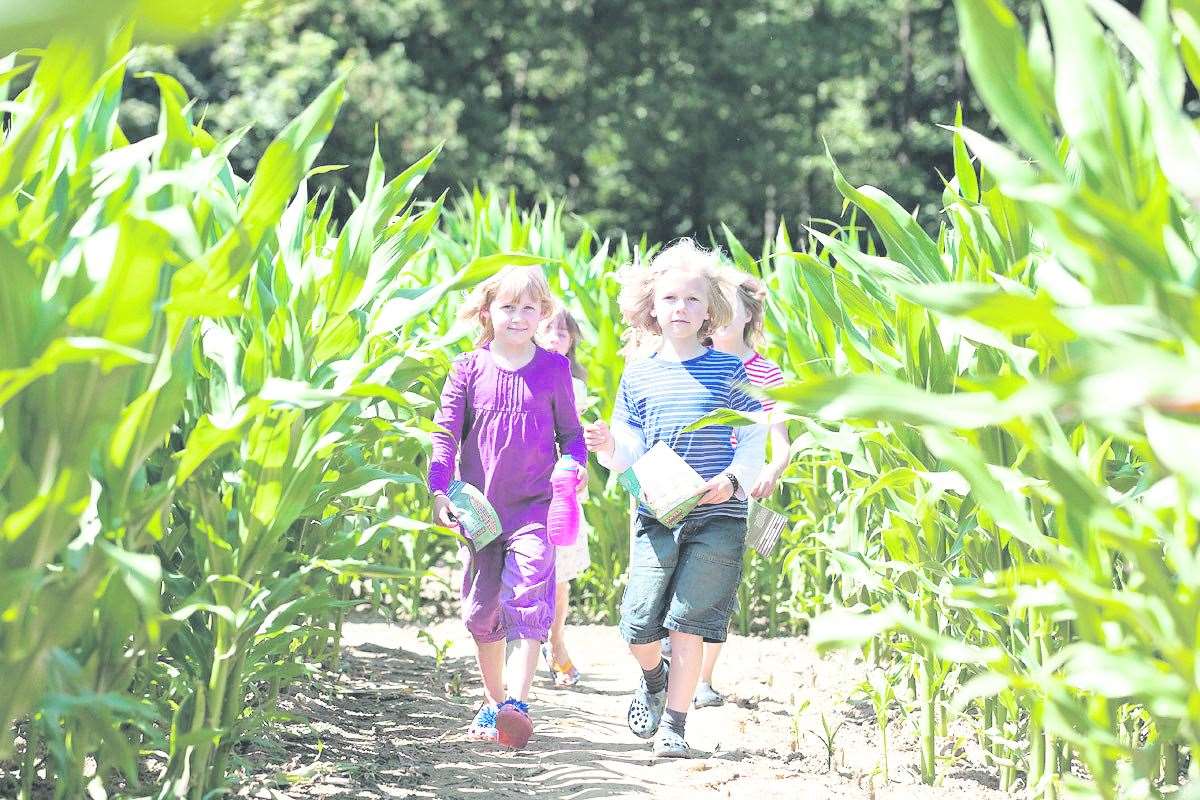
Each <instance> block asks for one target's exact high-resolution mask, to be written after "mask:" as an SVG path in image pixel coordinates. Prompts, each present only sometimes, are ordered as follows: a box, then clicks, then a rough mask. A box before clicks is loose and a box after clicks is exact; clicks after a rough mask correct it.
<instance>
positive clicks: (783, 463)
mask: <svg viewBox="0 0 1200 800" xmlns="http://www.w3.org/2000/svg"><path fill="white" fill-rule="evenodd" d="M721 284H722V287H723V289H724V291H725V294H726V296H727V297H728V298H729V301H730V303H731V304H732V305H733V319H732V320H730V322H729V324H728V325H725V326H722V327H720V328H716V329H714V330H713V333H712V346H713V348H714V349H716V350H722V351H724V352H726V353H732V354H733V355H736V356H739V357H740V358H741V359H742V364H743V365H744V366H745V368H746V375H747V376H748V377H749V378H750V384H751V385H752V386H756V387H758V388H760V389H768V388H771V387H774V386H780V385H782V384H783V373H782V372H781V371H780V369H779V365H778V364H776V363H775V362H774V361H771V360H770V359H768V358H766V357H764V356H763V355H762V354H760V353H759V352H758V351H757V350H755V349H754V348H755V345H756V344H758V343H759V342H761V341H762V334H763V303H764V301H765V300H766V296H767V293H766V289H765V288H764V287H763V284H762V281H760V280H758V278H755V277H753V276H751V275H747V274H746V273H744V272H740V271H738V270H726V271H725V272H723V273H722V275H721ZM760 402H761V403H762V408H763V411H765V412H767V413H770V412H771V411H774V409H775V403H774V401H772V400H771V399H770V398H765V397H764V398H761V399H760ZM767 437H768V441H769V442H770V444H769V445H768V452H769V453H770V455H771V457H770V461H769V462H768V463H767V465H766V466H765V467H764V468H763V470H762V472H760V473H759V476H758V480H757V481H756V482H755V484H754V486H753V487H752V488H751V490H750V496H751V497H753V498H754V499H755V500H762V499H764V498H767V497H770V496H771V494H772V492H774V491H775V487H776V486H777V485H778V484H779V479H780V477H782V476H783V472H784V470H785V469H787V465H788V461H789V448H790V443H789V442H788V431H787V423H786V422H782V421H776V422H772V423H771V424H770V426H769V427H768V430H767ZM721 646H722V643H712V642H705V644H704V661H703V665H702V666H701V669H700V685H699V686H698V687H696V696H695V699H694V700H693V701H692V704H693V705H694V706H695V707H696V708H704V707H705V706H719V705H722V704H723V703H724V702H725V698H724V697H722V696H721V694H720V693H719V692H717V691H716V690H715V689H713V686H712V680H713V669H714V668H715V667H716V665H717V657H718V656H720V655H721Z"/></svg>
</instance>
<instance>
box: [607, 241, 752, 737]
mask: <svg viewBox="0 0 1200 800" xmlns="http://www.w3.org/2000/svg"><path fill="white" fill-rule="evenodd" d="M718 266H719V261H718V257H717V255H716V254H715V253H712V252H709V251H705V250H703V249H701V248H700V247H698V246H697V245H696V244H695V243H694V242H693V241H691V240H690V239H684V240H682V241H680V242H678V243H677V244H675V245H673V246H671V247H669V248H667V249H666V250H664V251H662V252H661V253H660V254H659V255H658V256H657V257H655V258H654V260H653V261H652V262H651V264H650V267H649V269H647V270H643V271H637V272H635V273H634V274H632V275H631V276H630V277H629V278H628V280H627V281H626V283H625V286H624V287H623V289H622V292H621V298H620V306H621V312H622V316H623V317H624V319H625V320H626V322H628V323H629V324H630V325H631V326H633V327H635V328H637V329H640V330H641V331H644V332H648V333H652V334H655V335H660V336H661V337H662V339H661V344H660V346H659V348H658V350H657V352H655V353H654V354H652V355H651V356H650V357H648V358H643V359H638V360H635V361H632V362H631V363H630V364H629V365H628V366H627V367H626V369H625V373H624V375H622V377H621V385H620V390H619V395H618V397H617V400H616V407H615V410H614V414H613V426H612V428H611V429H610V428H609V427H608V426H607V425H606V424H604V423H603V422H598V423H595V424H593V425H588V426H586V427H585V430H584V437H585V440H586V442H587V446H588V449H590V450H592V451H593V452H596V453H597V454H598V457H599V459H600V463H601V464H602V465H603V466H606V467H608V468H609V469H611V470H616V471H622V470H624V469H625V468H626V467H628V466H629V465H631V464H632V463H633V462H634V461H636V460H637V459H638V458H640V457H641V456H642V455H643V454H645V453H646V452H647V451H648V450H649V449H650V448H652V447H654V446H655V445H657V444H660V443H662V444H665V446H667V447H669V448H670V449H671V450H672V451H673V452H674V453H675V454H676V455H677V456H678V457H679V458H681V459H682V460H683V462H685V463H686V464H687V465H688V466H689V467H690V468H691V469H692V470H694V471H695V472H696V473H698V474H699V476H700V478H701V479H702V480H703V482H704V483H703V486H702V488H701V489H700V499H699V505H697V506H696V507H695V508H694V509H692V510H691V511H690V512H689V513H688V514H687V515H686V516H685V517H684V518H683V519H682V521H680V522H679V523H678V524H676V525H674V526H673V527H667V526H666V525H664V524H663V523H661V522H659V521H658V520H657V519H655V518H654V517H653V516H651V514H650V511H649V509H648V508H647V507H645V506H642V507H640V508H639V514H638V520H637V522H636V535H635V537H634V544H633V548H632V552H631V553H630V570H629V583H628V585H627V587H626V589H625V596H624V598H623V600H622V603H621V624H620V630H621V634H622V636H623V637H624V638H625V640H626V641H627V642H628V643H629V645H630V651H631V652H632V653H633V656H634V658H635V659H636V660H637V662H638V665H639V666H640V667H641V670H642V680H641V685H640V686H639V688H638V689H637V691H636V692H635V693H634V697H633V700H632V702H631V703H630V706H629V711H628V713H627V715H626V721H627V723H628V725H629V728H630V730H631V731H633V733H634V734H636V735H637V736H640V737H642V738H646V739H649V738H652V737H654V738H655V748H654V751H655V754H656V755H658V756H663V757H686V756H687V755H688V754H689V748H688V745H687V742H686V740H685V738H684V734H685V728H686V721H687V710H688V707H689V706H690V705H691V702H692V697H693V695H694V693H695V691H696V684H697V681H698V679H699V677H700V668H701V647H702V643H703V642H704V641H710V642H723V641H725V637H726V634H727V629H728V625H729V616H730V612H731V610H732V607H733V600H734V594H735V592H736V590H737V585H738V581H739V580H740V578H741V569H742V550H743V549H744V547H745V540H746V497H747V491H748V489H749V487H752V486H754V485H755V484H756V480H757V477H758V473H759V471H760V469H761V466H762V462H763V453H764V441H765V430H764V428H763V426H761V425H747V426H744V427H741V428H739V429H738V433H737V440H736V441H737V443H736V446H735V444H734V440H733V437H732V434H733V429H732V428H731V427H730V426H727V425H713V426H709V427H706V428H701V429H700V430H697V431H693V432H687V433H685V432H684V431H683V429H684V428H685V427H687V426H688V425H689V424H690V423H692V422H695V421H696V420H697V419H699V418H700V417H702V416H704V415H706V414H708V413H710V412H713V411H716V410H717V409H721V408H730V409H733V410H735V411H743V412H752V411H759V410H760V408H761V406H760V404H759V402H758V401H757V400H755V399H754V398H753V397H751V396H750V395H749V394H748V393H747V392H746V386H747V383H748V378H747V375H746V370H745V367H744V366H743V365H742V361H741V359H739V358H738V357H737V356H733V355H729V354H728V353H721V352H719V351H717V350H714V349H711V348H709V347H706V346H704V344H702V338H703V337H705V336H707V335H709V334H710V332H711V331H712V330H713V329H714V328H717V327H721V326H724V325H728V324H729V321H730V319H731V318H732V316H733V314H732V309H731V308H730V303H729V301H728V300H727V299H726V297H725V295H724V294H723V293H722V291H721V288H720V284H719V281H718V277H717V268H718ZM668 634H669V636H670V639H671V645H672V650H673V651H674V658H673V661H672V664H671V667H670V669H669V671H668V668H667V665H666V663H665V662H664V661H663V659H662V652H661V647H660V640H661V639H662V638H663V636H664V635H668ZM664 717H665V718H664Z"/></svg>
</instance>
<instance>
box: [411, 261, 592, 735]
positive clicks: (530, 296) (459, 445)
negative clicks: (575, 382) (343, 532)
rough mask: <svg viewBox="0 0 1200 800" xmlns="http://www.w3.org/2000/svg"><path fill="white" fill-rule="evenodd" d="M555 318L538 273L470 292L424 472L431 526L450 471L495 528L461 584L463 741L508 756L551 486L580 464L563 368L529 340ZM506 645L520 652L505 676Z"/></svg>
mask: <svg viewBox="0 0 1200 800" xmlns="http://www.w3.org/2000/svg"><path fill="white" fill-rule="evenodd" d="M552 310H553V301H552V299H551V297H550V289H549V287H548V286H547V284H546V279H545V278H544V277H543V276H542V274H541V273H540V272H539V271H538V270H537V269H536V268H529V267H507V268H505V269H504V270H502V271H500V272H499V273H498V274H497V275H495V276H494V277H493V278H490V279H488V280H487V281H484V282H483V283H482V284H480V285H479V286H478V287H477V288H476V289H475V291H474V292H473V293H472V295H471V298H470V300H469V301H468V302H467V304H466V306H465V307H464V309H463V312H462V313H463V316H464V317H470V318H473V319H475V320H477V321H478V322H479V325H480V327H481V328H482V329H483V335H482V336H481V338H480V340H479V342H478V347H477V348H476V349H475V350H472V351H470V352H468V353H463V354H462V355H460V356H458V357H457V358H455V359H454V363H453V365H452V366H451V369H450V374H449V376H448V377H447V378H446V384H445V388H444V389H443V390H442V398H441V407H440V408H439V410H438V411H437V413H436V415H435V416H434V421H435V422H436V423H438V424H439V425H440V426H442V428H444V429H445V430H444V431H443V432H439V433H435V434H434V435H433V453H432V456H431V458H430V465H429V489H430V492H431V493H432V494H433V498H434V500H433V518H434V520H435V521H436V522H437V523H439V524H441V525H444V526H446V527H453V526H454V525H456V524H457V519H456V517H457V516H458V513H457V512H458V510H457V509H455V507H454V505H453V503H452V502H451V501H450V498H449V496H448V495H447V493H446V492H447V489H448V488H449V485H450V481H451V479H453V478H454V477H455V473H456V472H457V473H458V474H459V475H460V476H461V479H462V480H463V481H464V482H466V483H469V484H471V485H472V486H474V487H475V488H476V489H478V490H479V491H481V492H483V494H484V495H485V496H486V498H487V499H488V501H490V503H491V504H492V506H493V507H494V508H495V511H496V514H497V515H498V516H499V518H500V524H501V530H502V533H501V535H500V536H499V538H497V539H496V540H495V541H492V542H491V543H489V544H486V545H485V546H483V547H480V548H478V550H477V551H476V552H475V553H474V555H473V557H472V558H471V564H470V566H469V567H468V569H467V570H466V571H465V574H464V577H463V587H462V598H463V601H462V616H463V622H464V623H465V625H466V627H467V630H468V631H469V632H470V633H471V635H472V637H473V638H474V639H475V646H476V654H477V658H478V661H479V672H480V675H481V677H482V679H483V694H484V701H483V704H482V706H481V707H480V709H479V712H478V713H477V714H476V715H475V719H474V720H473V721H472V722H471V725H470V727H469V728H468V731H467V733H468V736H470V737H471V738H472V739H477V740H482V741H499V742H500V744H503V745H506V746H509V747H514V748H519V747H523V746H525V744H526V743H527V742H528V741H529V737H530V735H531V734H532V732H533V723H532V722H531V721H530V718H529V706H528V697H529V687H530V684H531V683H532V680H533V672H534V668H535V666H536V665H537V657H538V643H540V642H544V641H546V638H547V636H548V634H549V631H550V625H551V622H552V620H553V619H554V584H555V581H554V547H553V546H552V545H551V544H550V541H549V538H548V535H547V532H546V520H547V515H548V513H549V508H550V498H551V487H550V476H551V473H552V472H553V470H554V466H555V463H556V462H557V460H558V458H559V455H560V454H565V453H569V454H571V455H572V456H573V457H574V458H575V460H576V461H577V462H578V463H579V464H586V463H587V462H586V458H587V452H586V450H585V449H584V447H583V437H582V427H581V425H580V423H579V415H578V412H577V411H576V409H575V394H574V390H573V389H572V386H571V366H570V362H568V360H567V359H566V358H565V357H564V356H561V355H559V354H558V353H552V352H550V351H548V350H544V349H542V348H540V347H538V346H537V345H536V344H535V343H534V340H533V337H534V334H535V333H536V332H537V329H538V324H539V323H540V322H541V321H542V320H543V319H544V318H545V317H547V316H549V315H550V313H551V311H552ZM506 639H507V640H508V641H510V642H515V643H516V644H515V646H514V648H513V653H512V656H511V657H510V658H509V659H508V665H507V666H508V670H507V675H506V674H505V672H506V670H505V663H504V661H505V640H506ZM506 677H507V684H506V682H505V678H506Z"/></svg>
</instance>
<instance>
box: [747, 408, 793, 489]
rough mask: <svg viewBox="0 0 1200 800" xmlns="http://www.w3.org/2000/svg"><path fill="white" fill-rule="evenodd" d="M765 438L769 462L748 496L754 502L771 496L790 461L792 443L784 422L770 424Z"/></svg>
mask: <svg viewBox="0 0 1200 800" xmlns="http://www.w3.org/2000/svg"><path fill="white" fill-rule="evenodd" d="M767 438H768V439H769V440H770V442H771V461H770V463H769V464H767V466H766V467H764V468H763V470H762V472H761V473H760V474H759V476H758V481H757V483H755V484H754V488H753V489H751V491H750V496H751V497H753V498H754V499H755V500H761V499H763V498H764V497H770V496H771V494H772V493H773V492H774V491H775V487H776V485H778V484H779V479H780V478H781V477H783V472H784V470H786V469H787V465H788V463H789V462H790V461H791V447H792V443H791V442H790V441H788V429H787V423H786V422H775V423H772V424H771V427H770V428H769V429H768V431H767Z"/></svg>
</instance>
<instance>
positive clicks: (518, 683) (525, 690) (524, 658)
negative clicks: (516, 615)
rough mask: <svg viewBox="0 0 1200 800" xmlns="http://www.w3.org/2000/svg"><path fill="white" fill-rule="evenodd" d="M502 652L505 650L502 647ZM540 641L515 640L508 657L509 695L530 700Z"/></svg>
mask: <svg viewBox="0 0 1200 800" xmlns="http://www.w3.org/2000/svg"><path fill="white" fill-rule="evenodd" d="M500 652H501V653H503V652H504V648H503V647H501V649H500ZM537 659H538V642H537V641H536V640H534V639H517V640H516V641H515V642H513V647H512V653H511V654H510V655H509V657H508V667H507V670H506V672H507V674H508V697H512V698H515V699H517V700H520V701H521V702H522V703H524V702H526V701H527V700H529V687H530V686H532V685H533V672H534V670H535V669H537Z"/></svg>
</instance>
